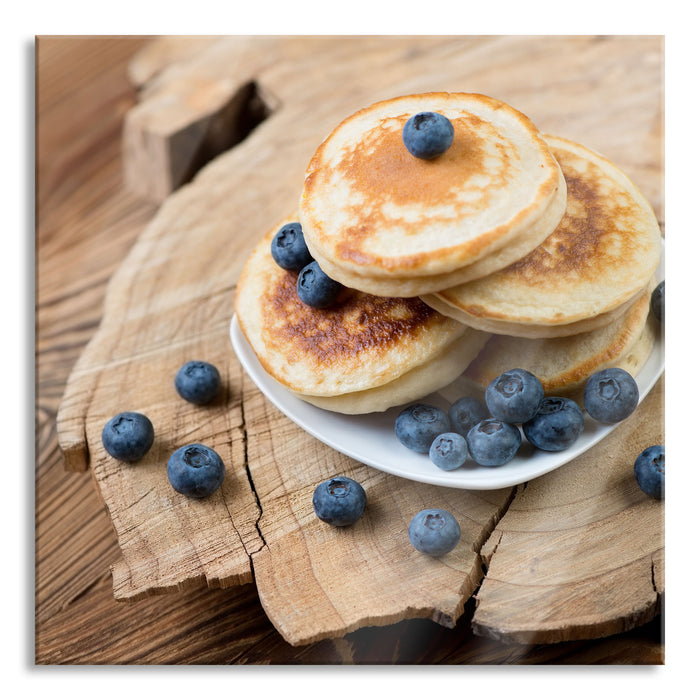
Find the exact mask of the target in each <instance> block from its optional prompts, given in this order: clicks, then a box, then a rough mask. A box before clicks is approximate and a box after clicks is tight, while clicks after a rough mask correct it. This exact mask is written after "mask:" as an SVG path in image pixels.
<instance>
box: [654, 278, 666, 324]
mask: <svg viewBox="0 0 700 700" xmlns="http://www.w3.org/2000/svg"><path fill="white" fill-rule="evenodd" d="M665 306H666V280H664V281H663V282H659V284H657V285H656V287H655V288H654V291H653V292H652V293H651V312H652V313H653V314H654V316H655V317H656V319H657V320H658V321H659V322H660V323H663V322H664V309H665Z"/></svg>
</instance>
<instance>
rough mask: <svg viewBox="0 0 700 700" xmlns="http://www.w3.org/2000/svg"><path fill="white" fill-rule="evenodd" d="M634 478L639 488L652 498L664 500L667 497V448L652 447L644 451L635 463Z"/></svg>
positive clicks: (662, 446)
mask: <svg viewBox="0 0 700 700" xmlns="http://www.w3.org/2000/svg"><path fill="white" fill-rule="evenodd" d="M634 478H635V479H636V480H637V484H638V485H639V488H640V489H642V491H644V493H646V494H647V496H651V497H652V498H656V499H658V500H662V499H663V498H664V496H665V486H666V484H665V481H666V448H665V446H664V445H652V446H651V447H647V448H646V449H645V450H642V451H641V452H640V453H639V455H638V456H637V459H636V460H635V461H634Z"/></svg>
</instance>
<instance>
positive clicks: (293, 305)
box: [234, 218, 488, 413]
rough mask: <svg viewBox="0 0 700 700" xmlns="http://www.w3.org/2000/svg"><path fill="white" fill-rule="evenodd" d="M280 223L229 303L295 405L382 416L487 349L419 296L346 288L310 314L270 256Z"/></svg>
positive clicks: (481, 336) (291, 278)
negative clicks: (298, 400)
mask: <svg viewBox="0 0 700 700" xmlns="http://www.w3.org/2000/svg"><path fill="white" fill-rule="evenodd" d="M293 220H296V219H294V218H290V219H288V220H287V221H293ZM287 221H285V222H282V223H287ZM282 223H280V224H279V225H278V226H276V227H275V228H274V229H272V230H271V231H270V232H269V233H268V234H267V235H266V236H265V237H264V238H263V239H262V240H261V241H260V242H259V244H258V245H257V246H256V248H255V249H254V251H253V253H252V254H251V256H250V258H249V259H248V261H247V262H246V264H245V267H244V269H243V272H242V273H241V276H240V278H239V281H238V285H237V288H236V295H235V302H234V303H235V312H236V316H237V318H238V322H239V325H240V327H241V330H242V331H243V334H244V335H245V337H246V339H247V340H248V342H249V344H250V345H251V347H252V349H253V351H254V352H255V354H256V356H257V357H258V359H259V361H260V363H261V365H262V366H263V367H264V368H265V370H266V371H267V373H268V374H269V375H270V376H271V377H273V378H274V379H275V380H276V381H277V382H279V383H280V384H281V385H282V386H284V387H285V388H286V389H288V390H289V391H291V392H293V393H295V394H296V395H298V396H299V397H300V398H302V399H304V400H307V401H309V402H310V403H314V404H316V405H319V406H322V407H324V408H328V409H329V410H333V411H339V412H342V413H370V412H373V411H383V410H385V409H386V408H389V407H390V406H394V405H399V404H402V403H405V402H408V401H413V400H416V399H419V398H421V397H423V396H425V395H427V394H429V393H431V392H433V391H436V390H437V389H439V388H441V387H443V386H444V385H446V384H448V383H449V382H451V381H452V380H453V379H455V378H456V377H458V376H459V375H460V374H461V373H462V372H463V371H464V370H465V369H466V367H467V366H468V365H469V363H470V362H471V361H472V360H473V359H474V358H475V357H476V355H477V354H478V352H479V350H480V349H481V348H482V346H483V344H484V343H485V342H486V339H487V338H488V335H487V334H485V333H480V332H478V331H474V330H472V329H469V328H468V327H467V326H465V325H463V324H461V323H459V322H458V321H455V320H454V319H450V318H447V317H445V316H443V315H442V314H440V313H438V312H437V311H435V310H434V309H432V308H431V307H429V306H427V305H426V304H425V303H424V302H423V301H421V300H420V299H419V298H417V297H413V298H391V297H378V296H374V295H369V294H366V293H364V292H360V291H357V290H352V289H345V290H343V293H342V294H341V297H340V298H339V299H338V301H337V302H336V303H335V304H333V305H332V306H330V307H328V308H325V309H314V308H311V307H309V306H307V305H306V304H304V303H303V302H302V301H300V299H299V298H298V296H297V291H296V281H297V273H294V272H288V271H285V270H283V269H282V268H280V267H279V266H278V265H277V264H276V263H275V261H274V259H273V258H272V255H271V253H270V244H271V241H272V238H273V237H274V235H275V233H276V232H277V230H278V229H279V228H280V226H281V225H282Z"/></svg>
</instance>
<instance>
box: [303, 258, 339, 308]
mask: <svg viewBox="0 0 700 700" xmlns="http://www.w3.org/2000/svg"><path fill="white" fill-rule="evenodd" d="M342 288H343V285H342V284H340V282H336V281H335V280H334V279H331V278H330V277H329V276H328V275H327V274H326V273H325V272H324V271H323V270H322V269H321V267H320V265H319V264H318V263H317V262H316V261H315V260H314V261H313V262H311V263H309V264H308V265H307V266H306V267H304V269H303V270H302V271H301V272H300V273H299V277H298V278H297V294H298V295H299V299H301V300H302V301H303V302H304V303H305V304H306V305H307V306H311V307H313V308H314V309H325V308H326V307H327V306H330V305H331V304H332V303H333V302H334V301H335V300H336V299H337V298H338V295H339V294H340V291H341V290H342Z"/></svg>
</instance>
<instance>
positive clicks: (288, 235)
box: [270, 221, 313, 272]
mask: <svg viewBox="0 0 700 700" xmlns="http://www.w3.org/2000/svg"><path fill="white" fill-rule="evenodd" d="M270 252H271V253H272V257H273V258H274V260H275V262H276V263H277V264H278V265H279V266H280V267H281V268H283V269H284V270H290V271H291V272H299V270H301V269H302V268H303V267H306V266H307V265H308V264H309V263H310V262H311V261H312V260H313V257H311V253H310V252H309V249H308V248H307V246H306V241H305V240H304V233H303V231H302V230H301V224H300V223H298V222H296V221H295V222H293V223H290V224H286V225H285V226H282V228H281V229H280V230H279V231H278V232H277V233H276V234H275V237H274V238H273V239H272V244H271V246H270Z"/></svg>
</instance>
